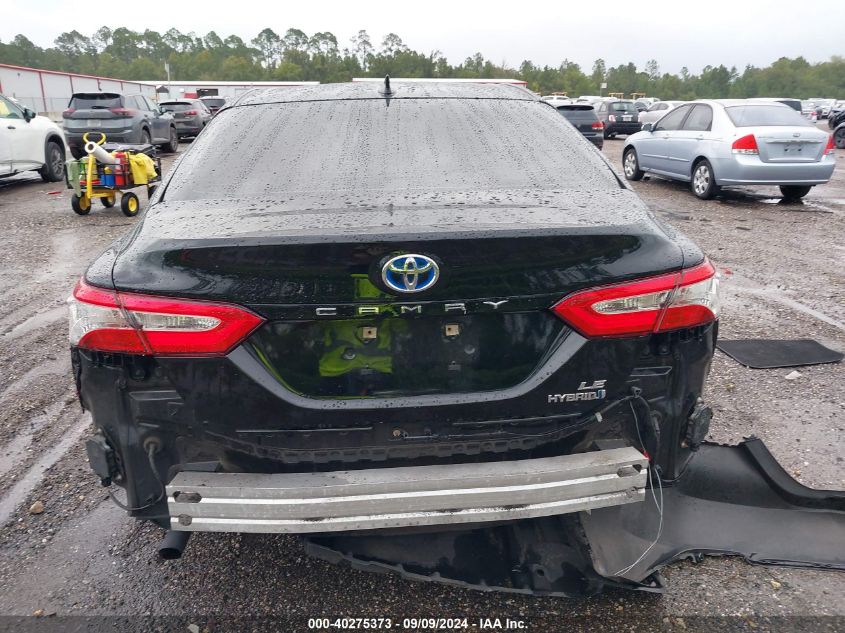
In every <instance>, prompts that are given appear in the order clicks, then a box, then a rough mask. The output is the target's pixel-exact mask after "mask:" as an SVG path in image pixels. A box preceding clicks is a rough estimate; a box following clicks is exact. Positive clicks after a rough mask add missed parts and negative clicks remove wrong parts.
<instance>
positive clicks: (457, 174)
mask: <svg viewBox="0 0 845 633" xmlns="http://www.w3.org/2000/svg"><path fill="white" fill-rule="evenodd" d="M259 139H260V142H259ZM209 165H214V169H209V167H208V166H209ZM618 188H619V183H618V181H617V180H616V177H615V176H614V175H613V173H612V172H611V170H610V169H608V167H607V165H606V164H605V163H604V161H603V160H602V159H601V158H600V157H599V156H598V155H597V154H595V153H594V152H592V151H588V150H587V149H586V148H584V147H583V145H582V140H581V136H580V135H579V134H578V133H577V132H576V130H575V129H573V128H572V126H571V125H570V124H569V123H568V122H567V121H566V120H565V119H564V118H563V117H561V116H560V115H558V113H557V111H555V109H553V108H550V107H548V106H547V105H545V104H542V103H540V102H539V101H525V100H510V99H507V100H506V99H502V100H492V99H491V100H477V99H394V100H392V101H391V102H390V103H389V104H386V103H385V101H384V100H383V99H354V100H341V101H338V100H331V101H310V102H307V101H303V102H290V103H271V104H260V105H249V106H236V107H232V108H228V109H226V110H222V111H221V112H220V114H219V115H218V118H217V120H216V123H215V125H212V126H210V127H209V128H207V129H206V131H205V133H203V134H202V135H201V136H200V137H199V139H197V141H195V142H194V145H193V147H191V151H190V152H188V153H187V154H186V155H185V159H184V160H183V161H182V162H181V163H180V165H179V168H178V169H177V170H176V172H175V174H174V176H173V179H172V180H171V181H170V184H169V185H168V190H167V195H168V198H169V199H176V200H195V199H223V198H239V197H242V198H273V199H276V198H284V197H285V196H291V195H296V196H303V197H304V196H316V197H319V196H321V195H322V194H325V193H331V194H332V195H337V194H338V192H346V193H347V194H348V195H352V196H354V195H363V196H365V198H363V199H364V200H365V199H366V195H367V192H381V191H390V192H402V195H405V193H407V194H409V195H411V194H413V193H414V192H421V193H422V192H424V193H426V194H431V192H433V191H491V190H517V189H519V190H523V189H524V190H531V191H537V190H589V191H612V190H616V189H618ZM350 200H357V198H350Z"/></svg>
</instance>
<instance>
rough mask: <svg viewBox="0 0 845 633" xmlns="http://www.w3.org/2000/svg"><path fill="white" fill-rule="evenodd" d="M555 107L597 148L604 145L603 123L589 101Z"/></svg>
mask: <svg viewBox="0 0 845 633" xmlns="http://www.w3.org/2000/svg"><path fill="white" fill-rule="evenodd" d="M556 107H557V111H558V112H560V113H561V114H562V115H563V116H564V117H565V118H566V120H567V121H569V122H570V123H571V124H572V125H574V126H575V129H576V130H578V131H579V132H581V134H583V135H584V138H586V139H587V140H588V141H590V142H591V143H592V144H593V145H595V146H596V147H598V148H599V149H601V148H602V147H603V146H604V123H602V122H601V121H599V118H598V116H596V110H595V108H593V106H591V105H590V104H589V103H569V104H565V105H559V106H556Z"/></svg>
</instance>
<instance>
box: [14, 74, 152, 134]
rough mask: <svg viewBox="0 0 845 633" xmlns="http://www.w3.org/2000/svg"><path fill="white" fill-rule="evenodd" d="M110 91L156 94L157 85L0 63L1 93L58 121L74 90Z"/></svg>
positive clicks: (149, 95) (150, 95)
mask: <svg viewBox="0 0 845 633" xmlns="http://www.w3.org/2000/svg"><path fill="white" fill-rule="evenodd" d="M109 90H113V91H116V92H124V93H125V92H130V93H135V94H139V93H141V94H145V95H147V96H148V97H150V98H151V99H155V97H156V92H155V87H154V86H151V85H148V84H143V83H138V82H135V81H123V80H121V79H111V78H108V77H96V76H94V75H78V74H74V73H62V72H58V71H55V70H39V69H37V68H26V67H24V66H10V65H8V64H0V93H2V94H4V95H6V96H9V97H14V98H15V99H17V100H18V101H20V102H21V103H23V104H24V105H26V106H27V107H29V108H31V109H32V110H35V111H36V112H38V113H39V114H45V115H47V116H49V117H50V118H52V119H55V120H61V118H62V111H63V110H64V109H65V108H67V104H68V101H70V97H71V95H72V94H73V93H74V92H99V91H109Z"/></svg>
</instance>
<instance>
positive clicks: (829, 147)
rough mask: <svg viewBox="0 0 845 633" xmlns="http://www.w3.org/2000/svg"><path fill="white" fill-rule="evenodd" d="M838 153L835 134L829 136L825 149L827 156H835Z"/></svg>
mask: <svg viewBox="0 0 845 633" xmlns="http://www.w3.org/2000/svg"><path fill="white" fill-rule="evenodd" d="M835 152H836V144H835V143H834V142H833V134H829V135H828V137H827V145H826V146H825V148H824V153H825V154H833V153H835Z"/></svg>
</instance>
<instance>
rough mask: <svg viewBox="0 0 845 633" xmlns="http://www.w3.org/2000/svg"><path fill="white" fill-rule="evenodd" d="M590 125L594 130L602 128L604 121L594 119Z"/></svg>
mask: <svg viewBox="0 0 845 633" xmlns="http://www.w3.org/2000/svg"><path fill="white" fill-rule="evenodd" d="M590 127H592V128H593V129H594V130H603V129H604V123H602V122H601V121H596V122H594V123H593V124H592V125H591V126H590Z"/></svg>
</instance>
